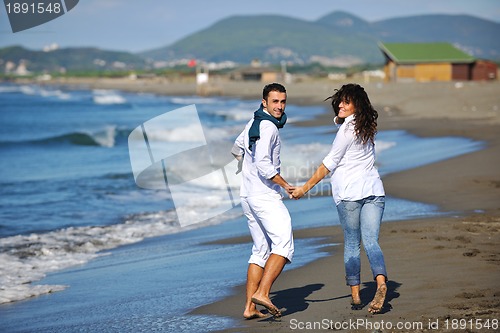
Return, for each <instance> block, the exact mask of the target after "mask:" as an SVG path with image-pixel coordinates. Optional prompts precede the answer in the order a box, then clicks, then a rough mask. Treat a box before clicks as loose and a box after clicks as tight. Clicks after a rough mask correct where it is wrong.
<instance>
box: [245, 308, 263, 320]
mask: <svg viewBox="0 0 500 333" xmlns="http://www.w3.org/2000/svg"><path fill="white" fill-rule="evenodd" d="M243 317H245V319H248V320H250V319H257V318H265V317H267V315H265V314H263V313H262V312H260V311H259V310H257V309H256V310H253V311H247V310H245V312H243Z"/></svg>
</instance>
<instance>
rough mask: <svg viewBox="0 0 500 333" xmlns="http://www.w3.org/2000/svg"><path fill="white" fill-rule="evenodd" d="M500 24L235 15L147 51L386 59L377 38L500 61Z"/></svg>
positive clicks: (434, 18) (241, 58) (155, 54)
mask: <svg viewBox="0 0 500 333" xmlns="http://www.w3.org/2000/svg"><path fill="white" fill-rule="evenodd" d="M499 35H500V24H499V23H495V22H492V21H488V20H483V19H480V18H476V17H473V16H468V15H420V16H411V17H404V18H394V19H388V20H382V21H377V22H368V21H365V20H363V19H361V18H359V17H356V16H354V15H352V14H349V13H346V12H333V13H331V14H328V15H326V16H324V17H322V18H320V19H318V20H316V21H305V20H300V19H295V18H289V17H284V16H233V17H230V18H227V19H223V20H221V21H219V22H217V23H215V24H214V25H212V26H210V27H208V28H207V29H204V30H202V31H199V32H197V33H194V34H192V35H189V36H187V37H186V38H183V39H181V40H180V41H178V42H176V43H174V44H172V45H169V46H166V47H162V48H158V49H154V50H151V51H147V52H143V53H141V55H142V56H144V57H147V58H151V59H153V60H172V59H179V58H197V59H202V60H205V61H222V60H232V61H235V62H239V63H248V62H250V61H251V60H252V59H255V58H258V59H260V60H262V61H269V62H273V63H276V62H279V61H280V60H291V61H294V62H299V63H300V62H303V63H308V62H311V61H317V60H320V61H322V62H326V63H328V62H329V63H332V64H346V65H348V64H354V63H357V62H363V63H382V62H383V57H382V53H381V52H380V51H379V49H378V46H377V42H378V41H383V42H396V41H397V42H433V41H441V42H450V43H453V44H454V45H456V46H458V47H460V48H461V49H463V50H464V51H466V52H468V53H469V54H471V55H473V56H476V57H479V58H486V59H494V60H496V59H500V38H498V37H497V36H499Z"/></svg>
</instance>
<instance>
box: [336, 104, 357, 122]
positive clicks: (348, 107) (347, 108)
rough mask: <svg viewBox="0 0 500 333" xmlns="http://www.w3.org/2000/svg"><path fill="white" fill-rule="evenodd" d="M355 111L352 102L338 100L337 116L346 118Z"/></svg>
mask: <svg viewBox="0 0 500 333" xmlns="http://www.w3.org/2000/svg"><path fill="white" fill-rule="evenodd" d="M355 112H356V110H355V109H354V103H348V102H346V101H342V102H340V104H339V115H338V117H339V118H347V117H349V116H350V115H352V114H354V113H355Z"/></svg>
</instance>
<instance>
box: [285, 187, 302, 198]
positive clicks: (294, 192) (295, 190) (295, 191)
mask: <svg viewBox="0 0 500 333" xmlns="http://www.w3.org/2000/svg"><path fill="white" fill-rule="evenodd" d="M285 191H286V193H288V197H289V198H290V199H295V200H299V199H300V198H302V197H303V196H304V194H306V191H305V190H304V187H303V186H299V187H295V186H290V185H288V186H286V187H285Z"/></svg>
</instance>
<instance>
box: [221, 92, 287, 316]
mask: <svg viewBox="0 0 500 333" xmlns="http://www.w3.org/2000/svg"><path fill="white" fill-rule="evenodd" d="M286 97H287V95H286V90H285V87H283V86H282V85H281V84H278V83H272V84H269V85H266V86H265V87H264V89H263V92H262V104H261V105H260V108H259V109H258V110H257V111H255V113H254V118H253V119H252V120H250V121H249V122H248V123H247V125H246V127H245V129H244V130H243V132H242V133H241V134H240V135H239V136H238V138H237V139H236V141H235V143H234V146H233V149H232V150H231V152H232V154H233V155H234V156H235V158H236V159H238V160H239V161H240V164H241V168H242V184H241V189H240V196H241V206H242V208H243V212H244V214H245V216H246V217H247V219H248V227H249V229H250V234H251V235H252V239H253V247H252V255H251V256H250V259H249V261H248V264H249V265H248V271H247V284H246V303H245V310H244V312H243V316H244V317H245V318H247V319H252V318H262V317H265V315H264V314H263V313H262V312H260V311H259V310H257V307H256V304H258V305H261V306H264V307H265V308H266V309H267V310H268V311H269V312H270V313H271V314H272V315H273V316H274V317H280V316H281V311H280V310H279V309H278V308H277V307H276V306H275V305H274V304H273V303H272V302H271V299H270V298H269V293H270V291H271V287H272V285H273V283H274V281H275V280H276V279H277V278H278V276H279V275H280V273H281V271H282V270H283V267H284V266H285V264H286V263H289V262H291V260H292V257H293V251H294V245H293V235H292V224H291V218H290V214H289V213H288V209H287V208H286V207H285V205H284V204H283V201H282V198H283V197H282V195H281V187H282V188H284V189H285V191H286V192H287V193H288V194H289V195H290V193H291V192H293V190H294V187H292V186H290V185H289V184H288V183H287V182H286V181H285V179H283V177H281V175H280V166H281V162H280V148H281V141H280V136H279V131H278V129H279V128H282V127H283V126H284V125H285V123H286V114H285V106H286Z"/></svg>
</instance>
